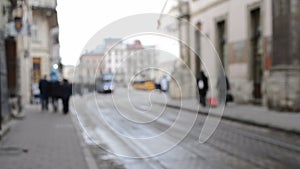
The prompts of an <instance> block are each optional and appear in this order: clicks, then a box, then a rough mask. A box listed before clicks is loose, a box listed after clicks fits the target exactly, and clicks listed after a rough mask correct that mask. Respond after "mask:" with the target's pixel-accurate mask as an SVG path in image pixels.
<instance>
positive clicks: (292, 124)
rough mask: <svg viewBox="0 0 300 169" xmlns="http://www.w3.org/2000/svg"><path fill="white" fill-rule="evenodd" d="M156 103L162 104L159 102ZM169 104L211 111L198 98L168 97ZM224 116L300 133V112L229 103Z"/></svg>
mask: <svg viewBox="0 0 300 169" xmlns="http://www.w3.org/2000/svg"><path fill="white" fill-rule="evenodd" d="M156 103H158V104H161V103H159V102H156ZM167 106H168V107H173V108H182V109H183V110H188V111H191V112H199V113H201V114H205V115H207V114H208V112H209V108H203V107H201V106H200V105H199V103H198V101H197V100H196V99H184V100H182V101H180V100H174V99H171V98H168V100H167ZM209 114H210V115H212V116H220V115H219V113H217V112H216V111H215V109H214V108H212V109H211V111H210V113H209ZM222 118H223V119H227V120H232V121H237V122H241V123H247V124H252V125H257V126H261V127H269V128H273V129H277V130H283V131H286V132H293V133H297V134H300V112H276V111H272V110H268V109H267V108H266V107H263V106H261V107H260V106H254V105H239V104H235V103H229V104H228V105H227V106H226V108H225V110H224V113H223V116H222Z"/></svg>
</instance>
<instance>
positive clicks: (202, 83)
mask: <svg viewBox="0 0 300 169" xmlns="http://www.w3.org/2000/svg"><path fill="white" fill-rule="evenodd" d="M197 86H198V91H199V96H200V104H201V105H202V106H203V107H205V106H206V94H207V91H208V78H207V77H206V75H205V74H204V72H203V71H202V70H201V71H200V75H199V77H198V78H197Z"/></svg>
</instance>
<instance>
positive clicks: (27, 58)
mask: <svg viewBox="0 0 300 169" xmlns="http://www.w3.org/2000/svg"><path fill="white" fill-rule="evenodd" d="M56 5H57V4H56V0H39V1H37V0H16V1H15V6H14V7H13V8H12V14H11V18H10V20H9V21H8V24H7V26H6V34H5V36H6V51H7V52H6V58H7V63H8V64H7V68H8V69H7V70H8V72H7V73H8V76H7V77H8V89H9V95H10V96H11V98H18V99H20V101H19V103H21V104H27V103H29V101H30V99H31V96H32V94H31V88H32V85H33V84H34V83H38V81H39V80H40V78H41V77H42V75H48V77H49V76H50V70H51V69H52V66H53V65H52V64H51V63H54V62H55V63H56V62H57V60H59V57H60V56H59V41H58V22H57V13H56ZM12 100H14V99H12Z"/></svg>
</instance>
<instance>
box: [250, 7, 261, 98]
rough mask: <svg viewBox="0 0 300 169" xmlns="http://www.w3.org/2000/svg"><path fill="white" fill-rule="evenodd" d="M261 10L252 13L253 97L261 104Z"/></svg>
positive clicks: (254, 10) (257, 9)
mask: <svg viewBox="0 0 300 169" xmlns="http://www.w3.org/2000/svg"><path fill="white" fill-rule="evenodd" d="M260 18H261V10H260V8H256V9H253V10H251V11H250V37H251V41H250V52H251V55H250V56H251V60H252V62H251V67H252V68H251V70H252V71H251V74H252V79H253V91H252V95H253V98H254V101H255V102H258V103H260V102H261V98H262V93H261V85H262V76H263V70H262V52H261V51H262V46H261V44H260V41H261V38H262V37H261V19H260Z"/></svg>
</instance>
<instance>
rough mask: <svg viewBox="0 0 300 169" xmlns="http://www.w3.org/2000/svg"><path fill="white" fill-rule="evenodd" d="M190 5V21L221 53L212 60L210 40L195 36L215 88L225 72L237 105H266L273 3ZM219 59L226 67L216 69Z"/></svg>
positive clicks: (226, 0)
mask: <svg viewBox="0 0 300 169" xmlns="http://www.w3.org/2000/svg"><path fill="white" fill-rule="evenodd" d="M189 4H190V22H191V23H192V24H193V25H198V27H199V26H200V28H201V31H202V34H204V35H205V36H207V38H208V39H209V40H210V41H211V43H212V44H213V46H214V47H215V50H216V52H217V53H218V58H219V59H218V58H217V57H215V59H212V57H211V56H210V55H209V54H207V51H206V49H207V48H206V47H205V46H206V45H208V44H207V43H208V41H205V42H204V41H203V38H202V37H203V36H202V35H201V34H200V36H199V34H198V35H196V32H195V33H194V34H193V35H192V36H193V38H194V39H193V41H194V42H192V43H194V44H195V46H196V47H197V46H201V47H200V50H201V52H200V53H201V56H200V58H201V61H202V63H203V64H202V68H204V67H205V68H207V70H208V71H209V72H210V82H211V86H212V88H215V87H216V86H217V83H218V77H219V76H220V72H221V71H222V69H224V71H225V73H226V74H227V76H228V78H229V80H230V83H231V91H232V93H233V94H234V96H235V100H236V102H239V103H255V104H262V103H263V101H264V99H265V96H266V90H265V89H266V87H265V84H266V82H265V80H264V79H266V77H267V76H268V73H269V70H270V68H271V51H272V1H271V0H245V1H240V0H212V1H200V0H196V1H189ZM199 39H200V40H199ZM199 44H201V45H199ZM191 58H192V56H191ZM219 60H220V62H221V64H222V67H218V66H216V65H217V64H216V63H217V62H219ZM192 62H195V61H192ZM196 65H198V64H197V63H196ZM196 67H201V65H198V66H196ZM194 69H195V68H194ZM216 94H217V95H218V92H216ZM215 97H217V96H215Z"/></svg>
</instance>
